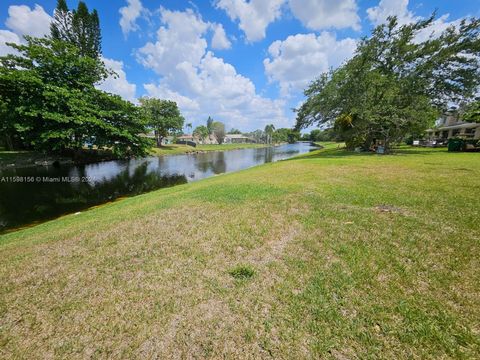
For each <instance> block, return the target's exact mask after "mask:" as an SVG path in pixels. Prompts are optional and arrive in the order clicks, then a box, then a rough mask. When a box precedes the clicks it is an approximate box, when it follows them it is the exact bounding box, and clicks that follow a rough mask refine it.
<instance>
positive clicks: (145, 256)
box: [0, 143, 480, 359]
mask: <svg viewBox="0 0 480 360" xmlns="http://www.w3.org/2000/svg"><path fill="white" fill-rule="evenodd" d="M337 146H338V145H337V144H332V143H330V144H328V145H327V146H325V148H324V149H321V150H317V151H314V152H312V153H309V154H305V155H301V156H299V157H296V158H292V159H289V160H286V161H280V162H276V163H271V164H266V165H262V166H257V167H254V168H250V169H247V170H243V171H240V172H236V173H231V174H226V175H224V176H219V177H212V178H208V179H205V180H202V181H199V182H195V183H190V184H185V185H179V186H176V187H173V188H167V189H161V190H158V191H154V192H151V193H147V194H144V195H140V196H136V197H132V198H127V199H124V200H121V201H117V202H114V203H111V204H107V205H104V206H101V207H98V208H94V209H91V210H88V211H85V212H82V213H80V214H76V215H68V216H65V217H62V218H60V219H57V220H53V221H50V222H47V223H44V224H41V225H38V226H35V227H32V228H27V229H24V230H20V231H17V232H14V233H8V234H5V235H0V262H1V263H2V267H1V268H0V281H1V283H2V284H3V286H2V288H1V289H0V345H1V346H0V354H1V355H2V356H3V357H7V358H8V357H12V358H14V357H19V356H20V357H21V354H26V353H41V354H42V356H47V357H70V358H71V357H85V356H92V354H95V356H100V357H118V358H129V357H165V358H172V357H173V358H183V357H186V358H189V357H192V358H194V357H195V358H207V357H210V358H219V357H233V358H239V357H244V358H245V357H249V358H262V357H272V358H329V357H334V358H354V357H360V358H363V357H384V358H411V357H419V358H432V359H433V358H477V357H478V356H479V354H480V341H479V339H478V324H477V323H476V319H477V314H478V313H479V311H480V305H479V303H478V301H477V300H478V291H479V288H478V284H479V282H478V271H477V270H478V259H477V254H478V253H479V251H480V248H479V246H480V245H479V241H478V234H477V227H478V221H477V220H478V218H479V217H480V213H479V211H480V203H479V198H478V194H477V193H476V192H474V191H471V190H472V189H476V188H479V187H480V183H479V179H480V177H479V176H478V175H479V174H480V163H479V162H478V154H474V153H455V154H452V153H448V152H447V151H446V149H432V148H412V147H406V146H403V147H400V148H398V149H396V151H395V154H394V155H390V156H381V155H375V154H369V153H353V152H348V151H346V150H345V149H338V148H337ZM206 214H208V215H206ZM259 214H261V217H260V216H259ZM453 214H455V216H452V215H453ZM457 214H461V216H457ZM126 339H128V341H126Z"/></svg>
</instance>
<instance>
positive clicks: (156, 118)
mask: <svg viewBox="0 0 480 360" xmlns="http://www.w3.org/2000/svg"><path fill="white" fill-rule="evenodd" d="M140 105H141V110H142V113H143V116H144V117H145V119H146V123H147V126H149V127H151V128H152V129H153V131H154V133H155V139H156V142H157V146H158V147H160V146H162V141H163V139H164V138H165V137H166V136H168V135H169V133H171V132H177V131H181V130H182V128H183V124H184V122H185V119H184V118H183V116H182V115H181V113H180V110H179V109H178V106H177V103H176V102H175V101H170V100H161V99H155V98H147V97H144V98H141V99H140Z"/></svg>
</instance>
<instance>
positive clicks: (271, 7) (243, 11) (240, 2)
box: [216, 0, 285, 42]
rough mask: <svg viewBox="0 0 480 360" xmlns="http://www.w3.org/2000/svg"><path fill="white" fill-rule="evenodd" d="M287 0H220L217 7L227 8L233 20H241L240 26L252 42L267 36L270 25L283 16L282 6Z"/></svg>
mask: <svg viewBox="0 0 480 360" xmlns="http://www.w3.org/2000/svg"><path fill="white" fill-rule="evenodd" d="M284 3H285V0H251V1H249V2H247V1H246V0H218V1H217V2H216V7H217V8H219V9H222V10H225V11H226V12H227V14H228V16H229V17H230V19H232V20H233V21H237V20H238V21H239V27H240V29H242V30H243V32H244V33H245V35H246V37H247V40H248V41H250V42H254V41H259V40H262V39H264V38H265V32H266V29H267V27H268V25H269V24H270V23H272V22H274V21H275V20H277V19H278V18H280V16H281V7H282V5H283V4H284Z"/></svg>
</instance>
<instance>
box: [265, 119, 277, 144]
mask: <svg viewBox="0 0 480 360" xmlns="http://www.w3.org/2000/svg"><path fill="white" fill-rule="evenodd" d="M274 131H275V126H274V125H273V124H270V125H267V126H265V134H266V136H267V144H271V143H272V138H273V133H274Z"/></svg>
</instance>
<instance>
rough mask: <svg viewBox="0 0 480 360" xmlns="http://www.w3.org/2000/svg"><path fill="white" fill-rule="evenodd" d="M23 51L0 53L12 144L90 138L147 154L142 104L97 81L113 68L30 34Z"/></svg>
mask: <svg viewBox="0 0 480 360" xmlns="http://www.w3.org/2000/svg"><path fill="white" fill-rule="evenodd" d="M25 40H26V45H16V44H10V46H12V47H13V48H15V49H16V50H17V52H18V53H19V55H8V56H5V57H1V58H0V94H1V95H0V104H1V106H0V112H1V115H0V118H1V119H2V121H1V122H0V127H1V129H2V132H3V134H4V136H5V137H6V138H7V143H8V144H12V143H13V142H14V141H20V142H21V143H22V144H23V146H24V147H27V148H33V149H36V150H42V151H47V152H62V153H65V152H69V151H73V152H74V153H77V152H78V151H81V150H82V148H83V146H84V145H85V144H86V143H90V144H94V145H97V146H98V147H106V148H109V149H111V150H112V151H113V152H115V153H117V154H118V155H126V154H129V153H130V154H143V153H144V150H145V148H146V145H147V144H146V141H145V139H142V138H141V137H140V136H139V134H140V133H141V132H143V131H144V126H143V123H142V122H141V121H140V119H141V117H140V115H139V113H138V109H137V108H136V107H135V106H134V105H133V104H131V103H129V102H127V101H124V100H122V99H121V98H120V97H118V96H114V95H111V94H107V93H104V92H102V91H100V90H98V89H96V88H95V87H94V85H93V84H94V83H97V82H98V81H101V80H103V79H105V77H106V76H107V75H108V71H107V70H106V69H105V66H104V64H103V63H102V62H101V61H100V60H99V59H96V58H91V57H83V56H80V55H79V50H78V48H76V47H75V46H73V45H71V44H69V43H67V42H64V41H60V40H52V39H48V38H43V39H38V38H31V37H28V36H27V37H25Z"/></svg>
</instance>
